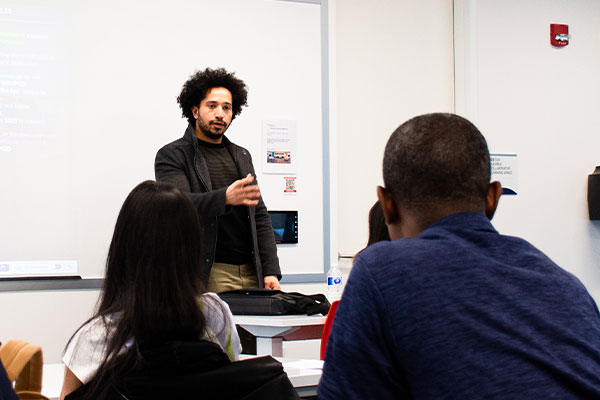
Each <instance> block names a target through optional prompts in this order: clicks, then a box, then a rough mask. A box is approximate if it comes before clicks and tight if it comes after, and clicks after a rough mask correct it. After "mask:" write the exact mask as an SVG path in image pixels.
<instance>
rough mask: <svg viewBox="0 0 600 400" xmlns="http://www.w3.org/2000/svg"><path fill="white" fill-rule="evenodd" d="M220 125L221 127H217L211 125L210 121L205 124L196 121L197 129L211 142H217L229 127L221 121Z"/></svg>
mask: <svg viewBox="0 0 600 400" xmlns="http://www.w3.org/2000/svg"><path fill="white" fill-rule="evenodd" d="M222 123H223V127H219V126H215V125H213V124H212V123H211V122H210V121H209V122H208V123H207V122H204V121H202V120H200V119H198V128H199V129H200V131H202V133H203V134H204V135H206V137H208V138H210V139H212V140H219V139H220V138H221V137H222V136H223V134H224V133H225V131H227V128H229V125H228V124H227V123H226V122H224V121H223V122H222Z"/></svg>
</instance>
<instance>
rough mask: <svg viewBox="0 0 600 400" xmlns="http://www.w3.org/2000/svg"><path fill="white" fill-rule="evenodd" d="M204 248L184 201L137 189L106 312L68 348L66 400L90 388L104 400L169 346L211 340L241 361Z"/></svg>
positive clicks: (109, 280) (103, 301) (115, 241)
mask: <svg viewBox="0 0 600 400" xmlns="http://www.w3.org/2000/svg"><path fill="white" fill-rule="evenodd" d="M200 243H202V240H201V232H200V225H199V223H198V216H197V214H196V210H195V209H194V207H193V205H192V203H191V202H190V200H189V199H188V198H187V197H186V196H185V195H184V194H183V193H181V192H180V191H179V190H177V189H175V188H174V187H172V186H171V185H169V184H166V183H156V182H153V181H146V182H143V183H141V184H139V185H138V186H137V187H136V188H135V189H133V191H132V192H131V193H130V194H129V196H128V197H127V199H126V200H125V203H124V204H123V207H122V208H121V211H120V213H119V216H118V219H117V223H116V226H115V231H114V234H113V237H112V241H111V243H110V248H109V251H108V259H107V262H106V271H105V275H104V284H103V288H102V292H101V296H100V300H99V305H98V310H97V311H96V312H95V314H94V316H93V317H92V318H90V319H89V320H88V321H87V322H85V323H84V324H83V325H82V326H81V327H80V328H79V329H78V330H77V332H76V333H75V334H74V335H73V337H72V338H71V340H70V341H69V343H68V344H67V347H66V350H65V354H64V357H63V361H64V363H65V365H66V368H65V380H64V384H63V389H62V393H61V399H63V398H64V397H65V396H66V395H68V394H69V393H71V392H72V391H74V390H75V389H77V388H78V387H79V386H81V385H83V384H85V383H88V382H91V384H90V385H89V388H88V390H87V391H86V398H90V399H95V398H100V397H101V396H100V394H101V392H102V391H103V390H104V389H106V388H107V387H108V386H110V385H108V384H107V382H109V383H110V382H111V381H112V380H114V378H115V377H119V376H122V375H124V374H126V373H127V372H128V371H131V370H133V369H134V367H135V366H136V364H138V362H139V361H140V360H139V355H140V354H141V353H142V351H143V350H145V349H148V348H153V347H155V346H160V345H161V344H163V343H166V342H169V341H189V340H192V341H193V340H198V339H205V340H206V341H210V342H214V343H216V344H217V345H218V347H220V348H221V349H222V351H224V352H225V353H226V354H227V356H228V357H229V359H231V360H236V359H237V358H238V356H239V352H240V349H241V348H240V343H239V337H238V335H237V332H236V329H235V325H234V323H233V317H232V315H231V312H230V311H229V307H228V306H227V304H225V303H224V302H222V301H221V300H220V299H219V297H218V296H217V295H216V294H214V293H206V292H205V289H204V286H203V284H202V283H201V281H200V278H201V275H200V273H199V271H201V268H202V265H201V260H202V257H201V256H202V251H201V246H200Z"/></svg>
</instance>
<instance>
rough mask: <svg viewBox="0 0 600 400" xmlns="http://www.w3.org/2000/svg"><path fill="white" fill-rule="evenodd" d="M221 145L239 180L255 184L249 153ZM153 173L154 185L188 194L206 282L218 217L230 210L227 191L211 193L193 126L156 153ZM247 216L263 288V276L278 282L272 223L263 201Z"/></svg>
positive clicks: (241, 149)
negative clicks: (198, 223) (249, 178)
mask: <svg viewBox="0 0 600 400" xmlns="http://www.w3.org/2000/svg"><path fill="white" fill-rule="evenodd" d="M223 143H224V144H225V147H226V148H227V150H229V152H230V153H231V157H232V158H233V161H234V162H235V164H236V165H237V168H238V170H239V173H240V177H245V176H246V175H247V174H252V175H253V176H254V179H255V181H254V182H256V173H255V172H254V167H253V165H252V157H251V156H250V153H249V152H248V150H246V149H244V148H243V147H240V146H237V145H235V144H233V143H231V142H230V141H229V139H227V138H226V137H223ZM154 172H155V175H156V180H157V181H160V182H167V183H170V184H172V185H174V186H175V187H177V188H178V189H180V190H181V191H183V192H184V193H187V194H189V196H190V198H191V199H192V202H193V203H194V205H195V206H196V209H197V210H198V215H199V216H200V218H201V219H202V221H203V225H204V227H203V228H204V239H203V240H204V243H203V244H204V254H205V257H204V265H205V268H204V270H203V271H202V274H203V278H204V281H205V282H207V281H208V276H209V275H210V269H211V267H212V264H213V262H214V257H215V249H216V246H217V233H218V228H217V216H219V215H223V214H225V213H227V212H229V211H230V208H231V207H230V206H226V205H225V192H226V190H227V188H222V189H217V190H212V186H211V182H210V175H209V173H208V167H207V165H206V160H205V159H204V157H203V156H202V153H201V152H200V150H199V149H198V139H197V138H196V134H195V132H194V127H193V126H192V125H188V128H187V129H186V131H185V133H184V135H183V137H182V138H181V139H178V140H176V141H174V142H172V143H169V144H167V145H166V146H164V147H163V148H161V149H160V150H159V151H158V153H157V154H156V160H155V162H154ZM248 215H249V218H250V232H251V233H252V255H253V257H254V265H255V266H256V275H257V277H258V284H259V287H263V286H264V282H263V278H264V277H265V276H267V275H277V277H278V278H279V279H281V270H280V268H279V259H278V258H277V246H276V245H275V236H274V234H273V227H272V226H271V219H270V217H269V214H268V213H267V208H266V207H265V203H264V202H263V200H262V197H261V198H260V199H259V201H258V205H256V206H252V207H248Z"/></svg>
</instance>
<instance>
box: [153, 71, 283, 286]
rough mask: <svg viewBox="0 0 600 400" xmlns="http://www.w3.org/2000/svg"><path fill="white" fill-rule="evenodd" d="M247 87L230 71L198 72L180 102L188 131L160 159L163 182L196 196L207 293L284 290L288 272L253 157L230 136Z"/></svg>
mask: <svg viewBox="0 0 600 400" xmlns="http://www.w3.org/2000/svg"><path fill="white" fill-rule="evenodd" d="M247 95H248V91H247V89H246V85H245V83H244V82H243V81H242V80H240V79H238V78H237V77H236V76H235V74H233V73H229V72H227V71H226V70H225V69H223V68H219V69H210V68H207V69H205V70H204V71H199V72H197V73H196V74H194V75H192V76H191V77H190V79H189V80H188V81H187V82H185V84H184V85H183V89H182V91H181V94H180V95H179V97H178V98H177V102H178V103H179V106H180V107H181V110H182V114H183V116H184V117H185V118H187V120H188V122H189V125H188V127H187V129H186V131H185V133H184V135H183V137H182V138H181V139H179V140H176V141H174V142H172V143H169V144H167V145H166V146H164V147H163V148H162V149H160V150H159V151H158V153H157V154H156V161H155V164H154V171H155V174H156V180H157V181H162V182H168V183H171V184H173V185H174V186H175V187H177V188H179V189H180V190H182V191H183V192H184V193H187V194H189V196H190V198H191V199H192V202H193V203H194V205H195V206H196V209H197V210H198V215H199V216H200V218H201V219H202V222H203V227H204V239H203V243H202V245H203V250H204V255H205V256H204V260H203V261H204V268H203V271H202V274H203V278H204V280H205V282H207V284H208V290H209V291H213V292H222V291H226V290H232V289H242V288H255V287H265V288H269V289H279V279H280V278H281V271H280V269H279V260H278V258H277V247H276V245H275V238H274V235H273V228H272V226H271V220H270V218H269V215H268V213H267V209H266V207H265V204H264V203H263V200H262V197H261V195H260V190H259V187H258V185H257V183H256V174H255V172H254V167H253V165H252V158H251V156H250V153H249V152H248V150H246V149H244V148H242V147H240V146H237V145H235V144H234V143H232V142H231V141H229V139H227V137H225V136H224V133H225V132H226V131H227V128H229V124H230V123H231V121H232V120H233V119H234V118H235V117H236V116H238V115H239V114H240V112H241V111H242V107H245V106H246V105H247V102H246V100H247Z"/></svg>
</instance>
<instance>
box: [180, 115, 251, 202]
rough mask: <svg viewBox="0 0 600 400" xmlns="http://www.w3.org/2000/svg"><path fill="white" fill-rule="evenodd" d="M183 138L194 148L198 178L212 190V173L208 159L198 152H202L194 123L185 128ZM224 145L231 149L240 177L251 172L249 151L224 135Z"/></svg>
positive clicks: (230, 152) (207, 188)
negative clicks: (205, 159) (248, 159)
mask: <svg viewBox="0 0 600 400" xmlns="http://www.w3.org/2000/svg"><path fill="white" fill-rule="evenodd" d="M183 138H184V139H185V140H186V141H187V142H188V143H189V144H190V145H192V147H193V148H194V165H195V169H196V174H197V175H198V178H200V181H201V182H202V184H203V185H204V187H205V188H206V190H208V191H210V190H212V185H211V183H210V175H209V174H208V167H207V166H206V161H204V158H202V157H201V156H199V155H198V153H199V152H200V150H199V149H198V138H197V137H196V129H195V127H194V126H193V125H192V124H188V127H187V129H186V130H185V133H184V134H183ZM223 145H224V146H225V148H226V149H227V150H228V151H229V154H231V157H232V158H233V162H234V163H235V165H236V166H237V169H238V173H239V174H240V177H244V176H246V175H247V174H248V173H250V166H249V163H248V162H247V157H246V156H247V155H248V154H247V153H248V151H247V150H246V149H244V148H242V147H239V146H237V145H236V144H234V143H232V142H231V141H230V140H229V139H227V137H226V136H223ZM240 152H241V154H240Z"/></svg>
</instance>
